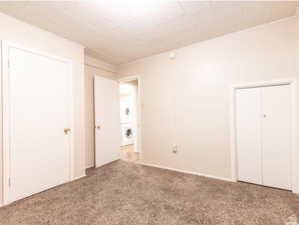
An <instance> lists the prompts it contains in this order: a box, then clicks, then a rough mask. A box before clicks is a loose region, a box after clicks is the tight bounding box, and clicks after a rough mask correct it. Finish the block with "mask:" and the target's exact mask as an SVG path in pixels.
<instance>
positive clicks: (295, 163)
mask: <svg viewBox="0 0 299 225" xmlns="http://www.w3.org/2000/svg"><path fill="white" fill-rule="evenodd" d="M276 85H290V86H291V90H292V156H291V157H292V159H291V160H292V161H291V164H292V165H291V183H292V185H291V187H292V192H294V193H296V194H299V148H298V94H299V93H298V81H297V79H296V78H286V79H281V80H269V81H263V82H255V83H245V84H236V85H232V86H231V87H230V90H229V91H230V154H231V179H232V180H233V181H237V180H238V175H237V170H238V168H237V147H236V120H235V116H236V115H235V114H236V112H235V104H236V99H235V93H236V90H238V89H243V88H255V87H267V86H276Z"/></svg>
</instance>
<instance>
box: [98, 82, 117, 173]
mask: <svg viewBox="0 0 299 225" xmlns="http://www.w3.org/2000/svg"><path fill="white" fill-rule="evenodd" d="M94 101H95V103H94V105H95V149H96V150H95V159H96V160H95V164H96V165H95V166H96V167H99V166H102V165H105V164H107V163H110V162H112V161H115V160H117V159H119V158H120V140H121V136H120V134H121V130H120V116H119V114H120V112H119V84H118V82H117V81H115V80H110V79H107V78H104V77H95V79H94Z"/></svg>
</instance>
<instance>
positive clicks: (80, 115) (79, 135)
mask: <svg viewBox="0 0 299 225" xmlns="http://www.w3.org/2000/svg"><path fill="white" fill-rule="evenodd" d="M0 40H5V41H10V42H12V43H16V44H18V45H21V46H24V47H26V48H29V49H33V50H37V51H40V52H45V53H47V54H49V55H54V56H58V57H62V58H68V59H70V60H72V62H73V76H74V77H73V78H74V79H73V90H74V91H73V93H74V106H73V112H74V131H73V135H74V143H73V146H74V163H75V165H74V176H75V177H80V176H83V175H84V174H85V120H84V48H83V46H81V45H79V44H76V43H74V42H71V41H68V40H66V39H63V38H60V37H58V36H57V35H54V34H51V33H49V32H46V31H43V30H41V29H39V28H36V27H34V26H31V25H28V24H26V23H23V22H21V21H18V20H16V19H14V18H12V17H9V16H7V15H5V14H2V13H0ZM0 57H1V56H0ZM0 123H2V121H0ZM0 125H1V124H0ZM0 130H1V129H0ZM0 137H2V134H1V135H0ZM0 141H1V144H0V146H2V139H1V140H0ZM0 153H1V154H0V157H1V158H2V148H1V149H0ZM0 162H1V164H2V160H1V159H0ZM0 169H1V170H2V165H0ZM1 178H2V171H0V203H1V202H2V179H1Z"/></svg>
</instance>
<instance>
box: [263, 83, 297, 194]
mask: <svg viewBox="0 0 299 225" xmlns="http://www.w3.org/2000/svg"><path fill="white" fill-rule="evenodd" d="M261 105H262V112H263V115H264V116H263V117H262V123H261V125H262V133H261V134H262V158H263V163H262V174H263V185H266V186H271V187H277V188H283V189H289V190H290V189H291V147H292V146H291V143H292V140H291V125H292V115H291V109H292V108H291V107H292V105H291V88H290V85H280V86H272V87H264V88H262V89H261Z"/></svg>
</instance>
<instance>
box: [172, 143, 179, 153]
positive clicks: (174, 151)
mask: <svg viewBox="0 0 299 225" xmlns="http://www.w3.org/2000/svg"><path fill="white" fill-rule="evenodd" d="M172 153H173V154H177V153H178V146H177V145H175V144H174V145H172Z"/></svg>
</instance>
